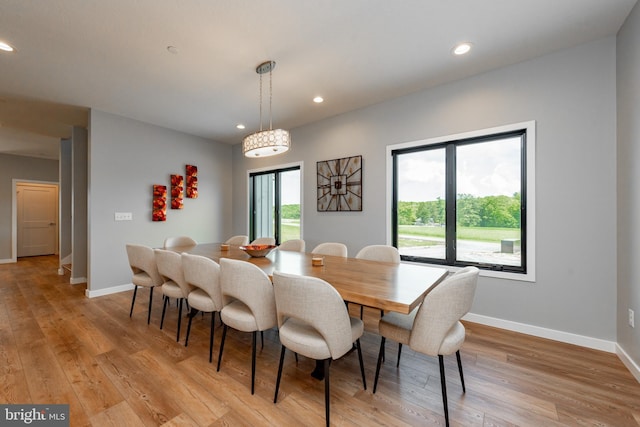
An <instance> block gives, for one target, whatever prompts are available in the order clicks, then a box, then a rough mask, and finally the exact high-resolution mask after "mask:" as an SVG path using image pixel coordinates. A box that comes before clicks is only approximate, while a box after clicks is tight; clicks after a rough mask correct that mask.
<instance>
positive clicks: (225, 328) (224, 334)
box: [216, 325, 228, 372]
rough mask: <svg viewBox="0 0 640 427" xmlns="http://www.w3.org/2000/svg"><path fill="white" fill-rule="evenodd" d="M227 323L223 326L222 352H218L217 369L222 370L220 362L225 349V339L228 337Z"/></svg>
mask: <svg viewBox="0 0 640 427" xmlns="http://www.w3.org/2000/svg"><path fill="white" fill-rule="evenodd" d="M227 328H228V326H227V325H224V328H222V340H221V341H220V353H218V368H217V369H216V371H218V372H219V371H220V362H221V361H222V350H224V339H225V338H226V337H227Z"/></svg>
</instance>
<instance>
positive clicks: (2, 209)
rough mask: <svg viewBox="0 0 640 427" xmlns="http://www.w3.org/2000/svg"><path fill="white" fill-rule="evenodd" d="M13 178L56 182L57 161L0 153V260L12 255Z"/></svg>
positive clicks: (6, 259) (9, 257) (7, 258)
mask: <svg viewBox="0 0 640 427" xmlns="http://www.w3.org/2000/svg"><path fill="white" fill-rule="evenodd" d="M13 179H24V180H30V181H49V182H58V161H57V160H46V159H37V158H34V157H24V156H13V155H9V154H0V262H1V261H8V260H11V257H12V254H11V239H12V226H11V200H12V194H11V192H12V189H13Z"/></svg>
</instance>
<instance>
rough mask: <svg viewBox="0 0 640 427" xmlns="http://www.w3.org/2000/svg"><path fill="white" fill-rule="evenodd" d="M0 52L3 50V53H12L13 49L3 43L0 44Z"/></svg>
mask: <svg viewBox="0 0 640 427" xmlns="http://www.w3.org/2000/svg"><path fill="white" fill-rule="evenodd" d="M0 50H4V51H5V52H13V51H14V49H13V47H12V46H11V45H9V44H7V43H5V42H0Z"/></svg>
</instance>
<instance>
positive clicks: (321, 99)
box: [313, 96, 324, 104]
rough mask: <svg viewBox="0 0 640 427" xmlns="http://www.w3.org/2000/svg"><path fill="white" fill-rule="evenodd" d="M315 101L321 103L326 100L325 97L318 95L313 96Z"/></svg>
mask: <svg viewBox="0 0 640 427" xmlns="http://www.w3.org/2000/svg"><path fill="white" fill-rule="evenodd" d="M313 102H315V103H316V104H320V103H321V102H324V98H323V97H321V96H316V97H315V98H313Z"/></svg>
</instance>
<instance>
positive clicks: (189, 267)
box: [182, 253, 222, 363]
mask: <svg viewBox="0 0 640 427" xmlns="http://www.w3.org/2000/svg"><path fill="white" fill-rule="evenodd" d="M182 270H183V272H184V280H185V281H186V282H187V284H188V285H191V286H193V287H194V289H193V290H192V291H191V292H189V296H188V297H187V301H188V302H189V307H190V312H189V323H188V325H187V336H186V338H185V339H184V346H185V347H186V346H188V345H189V334H190V333H191V323H192V322H193V318H194V317H195V316H196V314H198V311H201V312H203V313H211V329H210V331H209V363H211V360H212V355H213V337H214V326H215V320H216V313H219V312H220V310H221V309H222V290H221V287H220V265H219V264H218V263H217V262H215V261H214V260H212V259H210V258H207V257H204V256H201V255H191V254H187V253H183V254H182Z"/></svg>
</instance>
